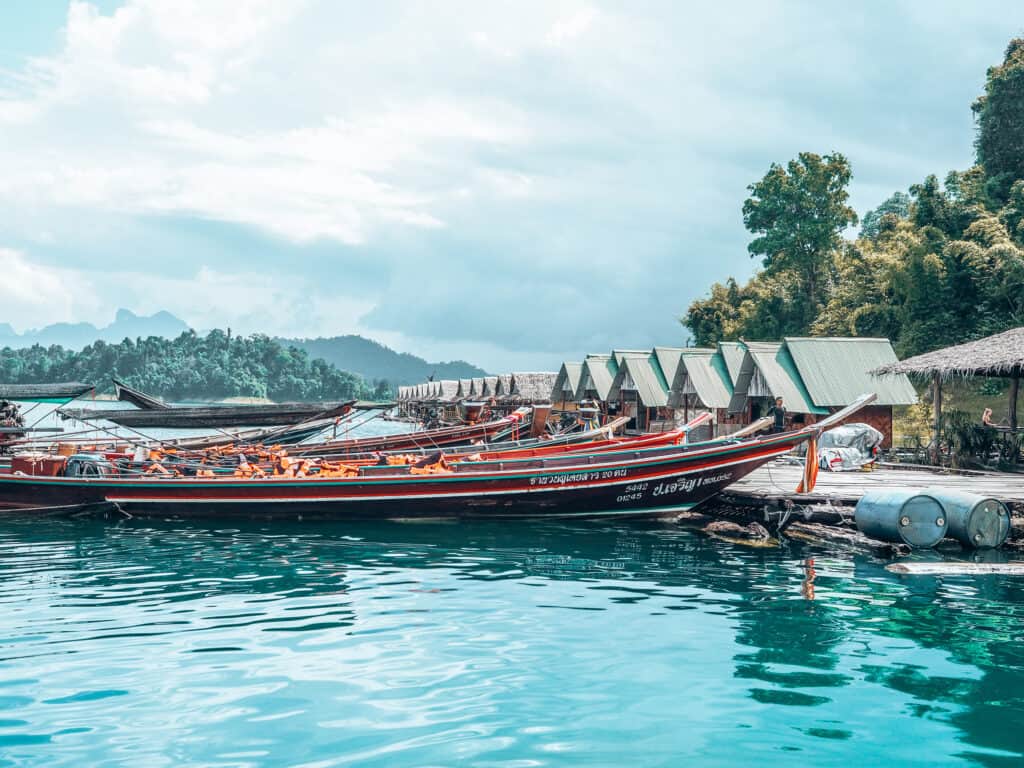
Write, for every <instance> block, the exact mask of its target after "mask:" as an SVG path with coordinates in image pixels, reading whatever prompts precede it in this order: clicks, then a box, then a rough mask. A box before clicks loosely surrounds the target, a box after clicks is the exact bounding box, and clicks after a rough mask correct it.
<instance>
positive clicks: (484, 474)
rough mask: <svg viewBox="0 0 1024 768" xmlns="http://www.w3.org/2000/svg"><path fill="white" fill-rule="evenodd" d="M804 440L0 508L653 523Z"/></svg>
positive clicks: (50, 481) (32, 499) (161, 487)
mask: <svg viewBox="0 0 1024 768" xmlns="http://www.w3.org/2000/svg"><path fill="white" fill-rule="evenodd" d="M806 438H807V435H806V434H804V433H790V434H788V435H777V436H774V437H772V438H766V439H763V440H751V441H746V442H743V443H736V444H728V443H726V444H722V443H717V444H710V443H709V444H704V445H701V444H697V445H693V446H686V447H676V446H672V447H668V448H657V449H648V450H637V451H626V452H623V453H611V454H605V455H601V456H588V455H583V456H564V457H558V458H554V459H530V460H521V461H508V462H487V463H486V464H487V466H486V467H481V468H473V469H471V470H469V471H462V470H460V471H456V472H450V473H444V474H435V475H396V474H382V475H379V476H373V475H368V476H365V477H354V478H344V479H323V480H320V479H311V478H306V479H283V478H266V479H259V480H255V479H249V480H243V479H233V478H232V479H227V480H224V479H185V478H167V479H159V478H144V479H135V478H131V479H129V478H120V477H106V478H97V479H91V478H90V479H83V478H44V477H27V476H22V477H15V476H10V475H7V476H0V508H3V507H6V508H8V509H17V508H37V507H66V506H69V505H75V504H81V505H96V504H103V503H108V502H109V503H113V504H116V505H117V506H118V507H120V508H121V509H123V510H124V511H126V512H128V513H130V514H132V515H157V516H174V517H257V518H289V519H296V518H310V519H335V520H338V519H384V518H415V517H565V516H586V517H600V516H608V515H613V516H639V515H658V514H664V513H670V512H674V511H683V510H687V509H691V508H693V507H694V506H696V505H698V504H700V503H702V502H703V501H706V500H707V499H709V498H711V497H712V496H714V495H715V494H717V493H718V492H719V491H720V490H722V489H723V488H725V487H726V486H728V485H729V484H730V483H732V482H734V481H736V480H738V479H739V478H741V477H743V476H744V475H746V474H748V473H749V472H751V471H752V470H754V469H756V468H757V467H758V466H760V465H761V464H763V463H765V462H766V461H769V460H771V459H772V458H774V457H776V456H778V455H781V454H782V453H785V452H787V451H789V450H790V449H791V448H792V447H793V446H795V445H797V444H798V443H800V442H802V441H803V440H805V439H806Z"/></svg>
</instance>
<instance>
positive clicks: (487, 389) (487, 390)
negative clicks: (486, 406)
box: [480, 376, 498, 397]
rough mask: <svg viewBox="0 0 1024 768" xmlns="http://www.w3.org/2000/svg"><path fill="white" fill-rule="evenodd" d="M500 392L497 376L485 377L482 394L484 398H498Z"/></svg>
mask: <svg viewBox="0 0 1024 768" xmlns="http://www.w3.org/2000/svg"><path fill="white" fill-rule="evenodd" d="M497 390H498V377H497V376H484V386H483V389H482V390H481V392H480V395H481V396H482V397H496V396H497Z"/></svg>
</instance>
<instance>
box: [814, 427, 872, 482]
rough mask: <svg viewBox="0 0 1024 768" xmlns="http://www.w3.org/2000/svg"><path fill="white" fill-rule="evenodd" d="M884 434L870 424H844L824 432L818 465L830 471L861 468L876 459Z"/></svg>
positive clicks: (820, 440) (819, 441)
mask: <svg viewBox="0 0 1024 768" xmlns="http://www.w3.org/2000/svg"><path fill="white" fill-rule="evenodd" d="M882 439H883V435H882V433H881V432H879V431H878V430H877V429H875V428H874V427H872V426H870V425H869V424H843V425H842V426H841V427H836V428H835V429H830V430H828V431H827V432H824V433H822V435H821V437H820V438H819V440H818V466H819V467H820V468H821V469H827V470H829V471H830V472H843V471H849V470H852V469H859V468H860V467H863V466H864V465H865V464H870V463H871V462H873V461H874V460H875V455H876V453H877V451H878V446H880V445H881V444H882Z"/></svg>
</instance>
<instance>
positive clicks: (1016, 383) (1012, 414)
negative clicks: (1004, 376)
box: [1007, 368, 1020, 432]
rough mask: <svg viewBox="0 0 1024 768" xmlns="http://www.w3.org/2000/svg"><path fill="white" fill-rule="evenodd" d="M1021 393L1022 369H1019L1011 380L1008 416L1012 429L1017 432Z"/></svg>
mask: <svg viewBox="0 0 1024 768" xmlns="http://www.w3.org/2000/svg"><path fill="white" fill-rule="evenodd" d="M1019 391H1020V369H1019V368H1018V369H1017V370H1016V371H1015V372H1014V374H1013V378H1011V379H1010V410H1009V413H1008V414H1007V415H1008V416H1009V418H1010V429H1011V430H1013V431H1014V432H1016V431H1017V393H1018V392H1019Z"/></svg>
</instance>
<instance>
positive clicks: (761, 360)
mask: <svg viewBox="0 0 1024 768" xmlns="http://www.w3.org/2000/svg"><path fill="white" fill-rule="evenodd" d="M744 346H745V347H746V350H747V352H746V355H745V356H744V358H743V364H742V366H741V367H740V374H739V377H738V379H737V381H736V387H735V389H734V390H733V396H732V399H731V400H730V402H729V410H730V411H731V412H733V413H736V412H738V411H741V410H743V408H744V406H745V405H746V400H747V392H748V390H749V387H750V382H751V380H752V379H753V377H754V371H755V370H757V371H760V373H761V377H762V378H763V379H764V381H765V384H766V385H767V387H768V391H769V392H771V396H772V397H781V398H782V402H783V405H785V406H786V410H789V411H794V412H796V413H816V414H825V413H828V410H827V409H826V408H822V407H819V406H817V405H815V404H814V403H813V402H812V401H811V397H810V394H808V392H807V387H805V386H804V384H803V381H802V380H801V378H800V374H799V372H798V371H797V368H796V364H795V363H794V362H793V357H792V356H791V355H790V353H789V350H788V349H787V348H786V345H785V344H783V343H781V342H766V341H750V342H746V343H745V344H744Z"/></svg>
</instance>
